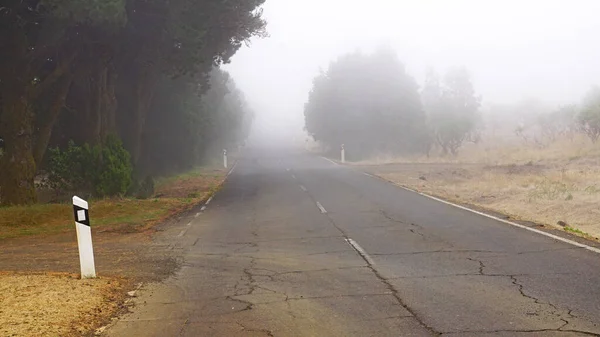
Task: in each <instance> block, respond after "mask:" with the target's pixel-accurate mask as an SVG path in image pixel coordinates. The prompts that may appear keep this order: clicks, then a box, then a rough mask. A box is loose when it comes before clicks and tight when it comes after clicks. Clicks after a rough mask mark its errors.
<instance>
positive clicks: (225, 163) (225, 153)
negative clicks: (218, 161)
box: [223, 149, 227, 168]
mask: <svg viewBox="0 0 600 337" xmlns="http://www.w3.org/2000/svg"><path fill="white" fill-rule="evenodd" d="M223 166H224V167H225V168H227V150H226V149H223Z"/></svg>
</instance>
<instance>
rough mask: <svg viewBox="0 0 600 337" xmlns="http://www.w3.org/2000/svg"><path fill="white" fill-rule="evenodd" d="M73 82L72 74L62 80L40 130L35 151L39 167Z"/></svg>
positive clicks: (34, 154)
mask: <svg viewBox="0 0 600 337" xmlns="http://www.w3.org/2000/svg"><path fill="white" fill-rule="evenodd" d="M72 82H73V76H72V75H71V74H67V75H65V76H64V77H63V78H62V79H61V81H60V83H59V87H58V90H57V92H56V97H55V98H54V100H53V102H52V104H51V105H50V108H49V110H48V113H47V118H46V120H45V121H44V122H43V124H41V125H40V127H39V129H38V132H37V139H36V142H35V148H34V149H33V158H34V159H35V163H36V165H37V166H38V167H39V166H40V164H41V162H42V160H43V159H44V154H45V153H46V149H47V148H48V143H49V141H50V137H51V136H52V130H53V129H54V125H55V124H56V121H57V120H58V116H59V115H60V112H61V110H62V108H63V107H64V105H65V100H66V98H67V95H68V93H69V88H70V87H71V83H72Z"/></svg>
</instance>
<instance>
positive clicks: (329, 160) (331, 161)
mask: <svg viewBox="0 0 600 337" xmlns="http://www.w3.org/2000/svg"><path fill="white" fill-rule="evenodd" d="M321 158H323V159H325V160H327V161H328V162H330V163H332V164H334V165H339V164H338V163H336V162H334V161H333V160H331V159H329V158H327V157H323V156H321Z"/></svg>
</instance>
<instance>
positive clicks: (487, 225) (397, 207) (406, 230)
mask: <svg viewBox="0 0 600 337" xmlns="http://www.w3.org/2000/svg"><path fill="white" fill-rule="evenodd" d="M159 241H160V244H169V245H172V246H173V247H176V248H178V249H181V251H182V256H183V264H182V267H181V269H180V270H179V271H178V272H177V274H176V275H174V276H173V277H171V278H170V279H168V280H167V281H166V282H164V283H162V284H151V285H146V286H144V287H143V288H142V289H141V290H139V291H138V295H137V297H136V298H135V300H134V302H135V304H136V305H135V307H134V308H133V309H132V312H131V313H130V314H127V315H125V316H124V317H122V318H121V319H120V320H119V321H117V322H116V324H114V325H113V326H111V327H110V328H108V329H107V330H106V331H105V333H104V335H107V336H439V335H441V336H590V335H591V336H600V285H599V281H600V254H597V253H594V252H591V251H588V250H585V249H582V248H580V247H576V246H572V245H569V244H567V243H564V242H560V241H557V240H554V239H552V238H549V237H545V236H542V235H539V234H536V233H532V232H529V231H526V230H523V229H520V228H516V227H512V226H510V225H508V224H505V223H502V222H499V221H495V220H493V219H490V218H486V217H483V216H481V215H477V214H473V213H470V212H468V211H465V210H462V209H458V208H455V207H452V206H450V205H447V204H443V203H440V202H437V201H434V200H431V199H428V198H426V197H423V196H421V195H418V194H416V193H413V192H410V191H406V190H403V189H400V188H397V187H394V186H393V185H391V184H388V183H386V182H384V181H382V180H380V179H377V178H374V177H370V176H368V175H364V174H362V173H361V172H357V171H355V170H352V169H350V168H347V167H343V166H338V165H335V164H333V163H331V162H329V161H326V160H324V159H322V158H319V157H315V156H312V155H309V154H306V153H300V152H294V151H291V150H286V151H282V150H273V149H270V150H269V149H264V148H255V149H248V150H247V151H246V152H245V154H244V155H243V156H242V158H241V159H240V160H239V161H238V163H237V166H236V168H235V171H234V172H233V174H231V175H230V176H229V178H228V180H227V182H226V183H225V185H224V187H223V189H222V190H221V191H220V192H219V193H217V195H216V196H215V197H214V198H213V200H212V201H211V203H210V204H209V205H207V207H206V209H205V210H204V212H203V213H202V214H200V215H199V216H197V217H194V216H191V217H190V219H184V221H182V223H181V224H180V225H178V226H174V227H173V228H171V229H169V230H167V231H165V232H164V233H163V235H161V237H160V239H159Z"/></svg>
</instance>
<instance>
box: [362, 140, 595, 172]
mask: <svg viewBox="0 0 600 337" xmlns="http://www.w3.org/2000/svg"><path fill="white" fill-rule="evenodd" d="M578 160H587V161H588V164H590V162H589V161H593V162H594V163H596V164H600V144H593V143H592V142H590V140H589V139H588V138H587V137H584V136H582V135H580V136H576V137H575V138H573V139H572V140H570V139H559V140H557V141H555V142H552V143H550V144H548V145H547V146H545V147H539V146H537V145H535V144H532V143H524V142H522V141H521V142H519V141H510V142H509V141H503V140H501V139H489V138H488V139H485V140H484V141H483V142H482V143H479V144H473V143H467V144H465V145H464V147H463V148H462V149H461V150H460V152H459V154H458V155H457V156H455V157H454V156H440V155H439V154H437V153H434V154H432V155H431V156H430V157H429V158H427V157H426V156H422V155H419V156H407V157H398V156H390V155H379V156H375V157H374V158H371V159H368V160H364V161H361V162H357V163H354V164H355V165H384V164H393V163H422V164H433V163H446V164H483V165H512V164H516V165H521V164H527V163H530V162H531V163H545V164H549V163H553V164H565V163H569V162H573V161H578Z"/></svg>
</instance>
